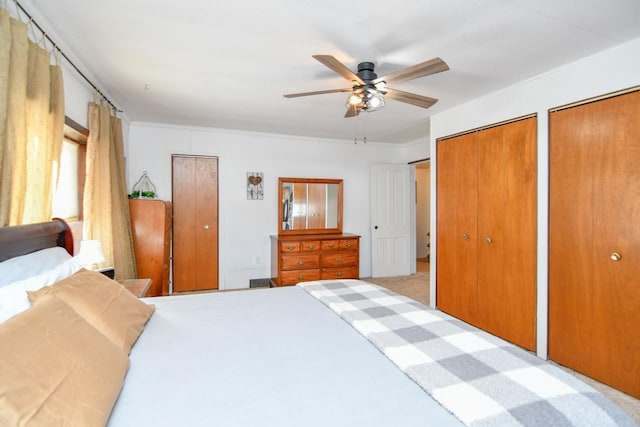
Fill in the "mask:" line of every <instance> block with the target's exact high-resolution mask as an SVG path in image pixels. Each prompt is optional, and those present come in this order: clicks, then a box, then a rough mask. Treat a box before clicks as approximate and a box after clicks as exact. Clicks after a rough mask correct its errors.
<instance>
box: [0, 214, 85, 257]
mask: <svg viewBox="0 0 640 427" xmlns="http://www.w3.org/2000/svg"><path fill="white" fill-rule="evenodd" d="M55 246H60V247H63V248H65V249H66V250H67V252H69V254H70V255H73V235H72V234H71V229H70V228H69V225H68V224H67V223H66V222H64V220H61V219H58V218H55V219H54V220H53V221H50V222H41V223H38V224H27V225H16V226H13V227H0V261H4V260H7V259H9V258H14V257H17V256H20V255H25V254H28V253H31V252H35V251H38V250H40V249H46V248H51V247H55Z"/></svg>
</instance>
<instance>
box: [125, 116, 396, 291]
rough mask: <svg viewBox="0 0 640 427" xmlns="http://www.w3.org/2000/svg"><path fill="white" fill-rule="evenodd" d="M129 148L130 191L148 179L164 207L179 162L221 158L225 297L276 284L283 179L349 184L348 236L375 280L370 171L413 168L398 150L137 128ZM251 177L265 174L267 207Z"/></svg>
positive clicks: (145, 125)
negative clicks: (255, 194)
mask: <svg viewBox="0 0 640 427" xmlns="http://www.w3.org/2000/svg"><path fill="white" fill-rule="evenodd" d="M129 140H130V144H129V155H128V158H127V166H128V168H127V179H128V183H129V184H128V186H129V187H128V189H129V191H130V190H131V187H132V186H133V184H134V183H135V182H136V181H137V180H138V178H139V177H140V175H141V174H142V172H143V171H148V172H149V176H150V178H151V181H152V182H153V183H154V184H155V186H156V187H157V190H158V197H159V198H160V199H163V200H171V155H172V154H193V155H208V156H218V157H219V209H220V225H219V263H220V264H219V265H220V270H219V287H220V289H234V288H247V287H248V286H249V279H253V278H266V277H271V271H270V257H271V254H270V240H269V236H270V235H273V234H277V231H278V230H277V223H278V221H277V213H278V205H277V198H278V189H277V184H278V177H315V178H341V179H343V180H344V219H343V230H344V231H345V232H348V233H354V234H358V235H361V236H362V239H361V241H360V275H361V276H362V277H367V276H370V274H371V241H370V239H371V236H370V219H369V216H370V215H369V200H370V195H369V191H370V189H369V179H370V168H371V165H372V164H374V163H406V162H407V160H406V157H407V154H406V151H407V150H406V149H405V148H403V147H402V146H398V145H393V144H374V143H369V144H366V145H365V144H357V145H355V144H353V143H352V142H348V141H333V140H321V139H313V138H304V137H292V136H284V135H273V134H264V133H254V132H240V131H232V130H224V129H212V128H196V127H184V126H172V125H163V124H154V123H141V122H133V123H132V124H131V128H130V134H129ZM248 171H257V172H263V173H264V200H247V198H246V186H245V182H246V173H247V172H248ZM256 259H260V262H259V263H258V264H256Z"/></svg>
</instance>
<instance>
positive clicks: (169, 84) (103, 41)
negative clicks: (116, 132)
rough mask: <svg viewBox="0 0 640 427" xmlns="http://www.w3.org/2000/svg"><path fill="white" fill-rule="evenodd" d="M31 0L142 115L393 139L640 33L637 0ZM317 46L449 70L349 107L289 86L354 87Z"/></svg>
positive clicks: (345, 55)
mask: <svg viewBox="0 0 640 427" xmlns="http://www.w3.org/2000/svg"><path fill="white" fill-rule="evenodd" d="M25 3H27V4H29V2H28V1H27V2H25ZM27 4H25V6H27ZM30 4H32V5H35V8H36V12H38V15H41V16H42V17H43V18H44V20H45V21H46V22H45V23H43V24H45V25H50V26H52V27H53V28H54V29H55V33H56V34H57V35H58V36H59V37H60V38H62V41H63V42H64V44H65V45H67V46H68V47H69V49H71V50H72V51H73V53H74V54H75V55H77V56H78V57H79V58H81V61H82V64H83V66H85V67H87V69H88V71H89V73H91V74H93V75H94V76H95V78H96V79H97V82H96V83H97V84H98V85H99V86H100V87H101V88H103V89H104V91H106V93H108V94H110V95H111V96H112V98H113V101H115V103H116V104H117V105H118V106H119V107H120V108H122V109H123V110H124V111H125V113H126V114H127V115H128V117H129V118H130V119H131V120H134V121H150V122H162V123H173V124H185V125H197V126H210V127H218V128H230V129H240V130H250V131H262V132H273V133H281V134H292V135H304V136H311V137H322V138H337V139H348V140H352V139H353V138H354V137H358V138H359V139H360V138H362V137H363V136H367V139H368V140H369V141H380V142H395V143H401V142H406V141H412V140H416V139H419V138H424V137H425V135H426V134H427V132H428V119H429V115H431V114H433V113H436V112H438V111H443V110H446V109H449V108H451V107H453V106H456V105H459V104H461V103H464V102H467V101H469V100H470V99H473V98H475V97H478V96H480V95H482V94H486V93H489V92H492V91H495V90H497V89H500V88H503V87H506V86H509V85H512V84H514V83H516V82H519V81H522V80H525V79H527V78H530V77H532V76H535V75H537V74H540V73H543V72H545V71H547V70H550V69H554V68H557V67H559V66H561V65H562V64H565V63H568V62H572V61H574V60H577V59H579V58H582V57H585V56H588V55H590V54H592V53H595V52H598V51H601V50H604V49H606V48H608V47H611V46H614V45H616V44H620V43H622V42H624V41H627V40H631V39H634V38H637V37H640V1H639V0H607V1H603V0H394V1H382V0H369V1H367V2H360V1H351V2H349V1H344V0H277V1H276V0H272V1H265V0H245V1H241V0H183V1H176V0H174V1H172V0H109V1H104V0H55V1H50V0H31V2H30ZM32 7H33V6H32ZM314 54H329V55H333V56H335V57H336V58H337V59H338V60H340V61H342V62H343V63H344V64H345V65H347V66H348V67H349V68H351V69H352V70H354V71H355V69H356V67H357V64H358V63H359V62H362V61H371V62H374V63H375V64H376V71H377V72H378V75H384V74H387V73H389V72H392V71H395V70H397V69H399V68H402V67H406V66H409V65H413V64H416V63H418V62H422V61H425V60H427V59H431V58H433V57H436V56H439V57H441V58H442V59H443V60H445V61H446V62H447V63H448V65H449V67H450V70H449V71H446V72H443V73H439V74H435V75H431V76H427V77H422V78H420V79H416V80H413V81H409V82H404V83H400V84H398V85H395V86H393V87H394V88H396V89H400V90H403V91H408V92H415V93H418V94H421V95H426V96H430V97H434V98H438V99H439V100H440V101H439V102H438V103H437V104H436V105H435V106H433V107H431V108H429V109H422V108H419V107H415V106H411V105H407V104H403V103H400V102H397V101H393V100H389V101H388V102H387V107H386V108H385V109H383V110H380V111H377V112H372V113H363V114H360V116H359V117H357V118H350V119H345V118H343V116H344V113H345V107H344V104H345V101H346V98H347V94H344V93H334V94H325V95H317V96H310V97H304V98H293V99H287V98H284V97H283V96H282V95H283V94H285V93H294V92H306V91H315V90H325V89H334V88H341V87H349V82H347V81H346V80H345V79H343V78H342V77H340V76H338V75H336V74H335V73H333V72H332V71H331V70H329V69H328V68H326V67H325V66H323V65H322V64H320V63H319V62H317V61H316V60H314V59H313V58H312V57H311V55H314Z"/></svg>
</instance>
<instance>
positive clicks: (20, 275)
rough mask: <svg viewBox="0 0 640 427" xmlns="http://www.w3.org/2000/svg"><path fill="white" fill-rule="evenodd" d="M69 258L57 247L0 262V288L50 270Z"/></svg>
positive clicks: (64, 250) (64, 251)
mask: <svg viewBox="0 0 640 427" xmlns="http://www.w3.org/2000/svg"><path fill="white" fill-rule="evenodd" d="M69 258H71V255H69V253H68V252H67V250H66V249H65V248H61V247H59V246H57V247H54V248H47V249H42V250H39V251H35V252H31V253H30V254H26V255H22V256H18V257H15V258H11V259H8V260H6V261H2V262H0V286H4V285H8V284H9V283H14V282H17V281H19V280H22V279H26V278H27V277H31V276H36V275H38V274H40V273H43V272H45V271H48V270H52V269H54V268H56V267H57V266H59V265H60V264H62V263H63V262H65V261H66V260H68V259H69Z"/></svg>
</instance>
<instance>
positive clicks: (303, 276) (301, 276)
mask: <svg viewBox="0 0 640 427" xmlns="http://www.w3.org/2000/svg"><path fill="white" fill-rule="evenodd" d="M305 277H306V276H305V275H304V274H298V275H297V276H296V279H304V278H305Z"/></svg>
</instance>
